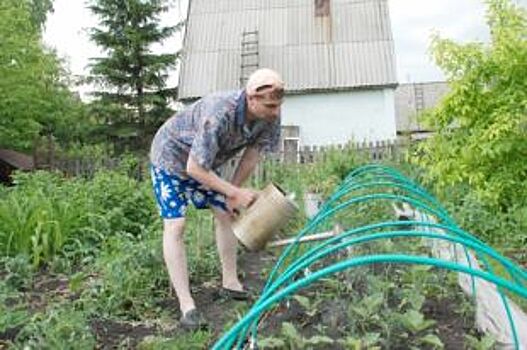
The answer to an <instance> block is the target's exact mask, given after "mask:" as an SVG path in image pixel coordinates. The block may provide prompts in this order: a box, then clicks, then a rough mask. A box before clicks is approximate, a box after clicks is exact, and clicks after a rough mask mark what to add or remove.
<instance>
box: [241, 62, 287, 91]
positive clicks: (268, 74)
mask: <svg viewBox="0 0 527 350" xmlns="http://www.w3.org/2000/svg"><path fill="white" fill-rule="evenodd" d="M264 87H269V88H271V91H281V92H282V93H283V90H284V81H283V80H282V78H281V77H280V75H279V74H278V73H277V72H275V71H274V70H272V69H269V68H261V69H258V70H256V71H254V72H253V73H252V74H251V76H250V77H249V80H247V86H246V91H247V94H248V95H251V96H252V95H257V94H258V93H259V92H260V89H261V90H266V91H268V89H267V88H264ZM262 88H264V89H262Z"/></svg>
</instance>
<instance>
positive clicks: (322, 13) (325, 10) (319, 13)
mask: <svg viewBox="0 0 527 350" xmlns="http://www.w3.org/2000/svg"><path fill="white" fill-rule="evenodd" d="M329 1H330V0H315V17H327V16H329Z"/></svg>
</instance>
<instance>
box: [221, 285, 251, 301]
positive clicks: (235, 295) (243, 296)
mask: <svg viewBox="0 0 527 350" xmlns="http://www.w3.org/2000/svg"><path fill="white" fill-rule="evenodd" d="M220 296H221V297H222V298H226V299H233V300H239V301H243V300H249V299H250V298H251V293H250V292H249V291H248V290H246V289H244V290H234V289H229V288H225V287H222V288H221V289H220Z"/></svg>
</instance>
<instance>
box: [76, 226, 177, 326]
mask: <svg viewBox="0 0 527 350" xmlns="http://www.w3.org/2000/svg"><path fill="white" fill-rule="evenodd" d="M159 238H160V235H159V233H158V232H156V231H152V232H151V233H150V234H148V235H146V236H143V237H138V238H134V237H128V238H127V239H123V237H113V238H111V239H110V240H108V242H107V243H106V245H105V246H104V249H103V253H102V256H101V257H100V258H99V259H97V263H96V264H97V267H96V270H97V271H99V274H100V279H98V280H97V281H96V282H95V285H92V286H91V287H90V288H88V289H87V290H86V293H87V294H88V295H85V296H86V297H90V298H92V299H93V300H97V303H96V308H97V310H98V312H97V313H98V314H99V315H107V316H110V317H122V318H128V319H144V318H148V317H149V316H151V315H150V313H152V312H156V311H158V310H156V307H155V305H154V302H155V300H156V299H161V298H162V297H166V294H167V292H168V290H169V282H168V276H167V274H166V273H164V264H163V255H162V253H161V252H162V247H161V240H160V239H159Z"/></svg>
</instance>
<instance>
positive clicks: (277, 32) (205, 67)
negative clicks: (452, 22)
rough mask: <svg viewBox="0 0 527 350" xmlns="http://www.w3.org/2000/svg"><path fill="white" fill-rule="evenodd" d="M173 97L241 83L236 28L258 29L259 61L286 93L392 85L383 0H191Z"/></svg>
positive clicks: (390, 39)
mask: <svg viewBox="0 0 527 350" xmlns="http://www.w3.org/2000/svg"><path fill="white" fill-rule="evenodd" d="M190 3H191V5H190V9H189V12H188V25H187V29H186V36H185V42H184V48H183V57H182V66H181V74H180V81H179V97H180V98H181V99H193V98H197V97H201V96H203V95H205V94H207V93H209V92H212V91H216V90H226V89H234V88H237V87H239V81H240V78H241V68H240V67H241V64H242V58H241V57H242V56H241V47H242V33H243V32H245V31H257V32H258V65H259V66H260V67H270V68H273V69H276V70H277V71H278V72H280V73H281V75H282V77H283V78H284V80H285V81H286V89H287V91H288V92H289V93H291V92H304V91H309V90H335V89H351V88H361V87H379V86H395V84H396V72H395V49H394V44H393V37H392V31H391V24H390V16H389V11H388V1H387V0H333V1H331V9H330V10H329V13H328V16H318V15H317V12H316V7H315V5H316V3H315V2H314V1H313V0H214V1H211V0H192V1H191V2H190Z"/></svg>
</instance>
